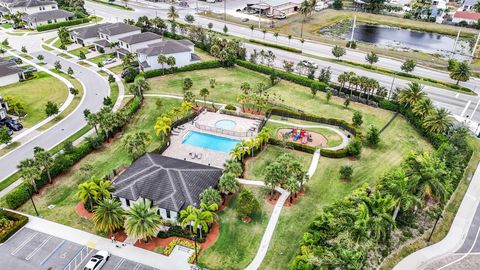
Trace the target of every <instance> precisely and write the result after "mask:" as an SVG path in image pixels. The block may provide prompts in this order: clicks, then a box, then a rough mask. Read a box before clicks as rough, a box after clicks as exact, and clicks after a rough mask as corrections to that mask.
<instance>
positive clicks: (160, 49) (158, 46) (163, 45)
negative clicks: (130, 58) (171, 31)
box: [137, 40, 190, 56]
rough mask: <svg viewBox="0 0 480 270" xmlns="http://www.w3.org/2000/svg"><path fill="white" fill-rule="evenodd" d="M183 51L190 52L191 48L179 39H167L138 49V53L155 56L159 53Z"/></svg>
mask: <svg viewBox="0 0 480 270" xmlns="http://www.w3.org/2000/svg"><path fill="white" fill-rule="evenodd" d="M181 52H190V48H188V47H187V46H185V45H184V44H182V43H181V42H179V41H178V40H165V41H162V42H159V43H154V44H150V45H148V46H147V48H142V49H139V50H137V53H140V54H146V55H147V56H155V55H159V54H173V53H181Z"/></svg>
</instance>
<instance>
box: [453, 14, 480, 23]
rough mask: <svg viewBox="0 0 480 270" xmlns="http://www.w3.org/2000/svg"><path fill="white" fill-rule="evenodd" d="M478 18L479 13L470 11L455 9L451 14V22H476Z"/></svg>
mask: <svg viewBox="0 0 480 270" xmlns="http://www.w3.org/2000/svg"><path fill="white" fill-rule="evenodd" d="M478 20H480V13H478V12H471V11H457V12H455V14H453V19H452V22H454V23H459V22H461V21H466V22H467V23H468V24H476V23H477V22H478Z"/></svg>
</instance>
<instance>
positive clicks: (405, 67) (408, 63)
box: [400, 59, 417, 73]
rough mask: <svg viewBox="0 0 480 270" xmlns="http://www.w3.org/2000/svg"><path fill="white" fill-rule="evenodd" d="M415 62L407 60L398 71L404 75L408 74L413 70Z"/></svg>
mask: <svg viewBox="0 0 480 270" xmlns="http://www.w3.org/2000/svg"><path fill="white" fill-rule="evenodd" d="M416 65H417V64H415V61H413V60H412V59H407V60H405V62H403V64H402V66H400V69H401V70H402V71H404V72H406V73H410V72H412V71H413V70H414V69H415V66H416Z"/></svg>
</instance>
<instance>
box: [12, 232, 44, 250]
mask: <svg viewBox="0 0 480 270" xmlns="http://www.w3.org/2000/svg"><path fill="white" fill-rule="evenodd" d="M37 235H38V232H34V233H32V234H31V235H30V236H29V237H28V238H27V239H25V241H23V242H22V243H21V244H20V245H19V246H18V247H17V248H16V249H15V250H13V251H12V252H11V253H10V254H12V255H15V254H17V253H18V252H19V251H20V250H21V249H22V248H23V247H24V246H25V245H26V244H28V242H30V241H32V239H33V238H34V237H35V236H37Z"/></svg>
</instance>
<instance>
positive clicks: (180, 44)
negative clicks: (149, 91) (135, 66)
mask: <svg viewBox="0 0 480 270" xmlns="http://www.w3.org/2000/svg"><path fill="white" fill-rule="evenodd" d="M161 54H162V55H165V56H166V57H170V56H173V57H174V58H175V67H183V66H185V65H189V64H194V63H197V62H199V61H200V60H201V59H200V57H199V56H198V55H196V54H195V50H194V44H193V43H192V42H190V41H189V40H166V41H162V42H158V43H154V44H150V45H147V47H146V48H143V49H139V50H137V55H138V62H139V63H140V67H141V68H142V70H152V69H161V68H165V67H167V66H166V65H165V64H164V65H163V66H162V65H161V64H159V63H158V60H157V59H158V56H159V55H161Z"/></svg>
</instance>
